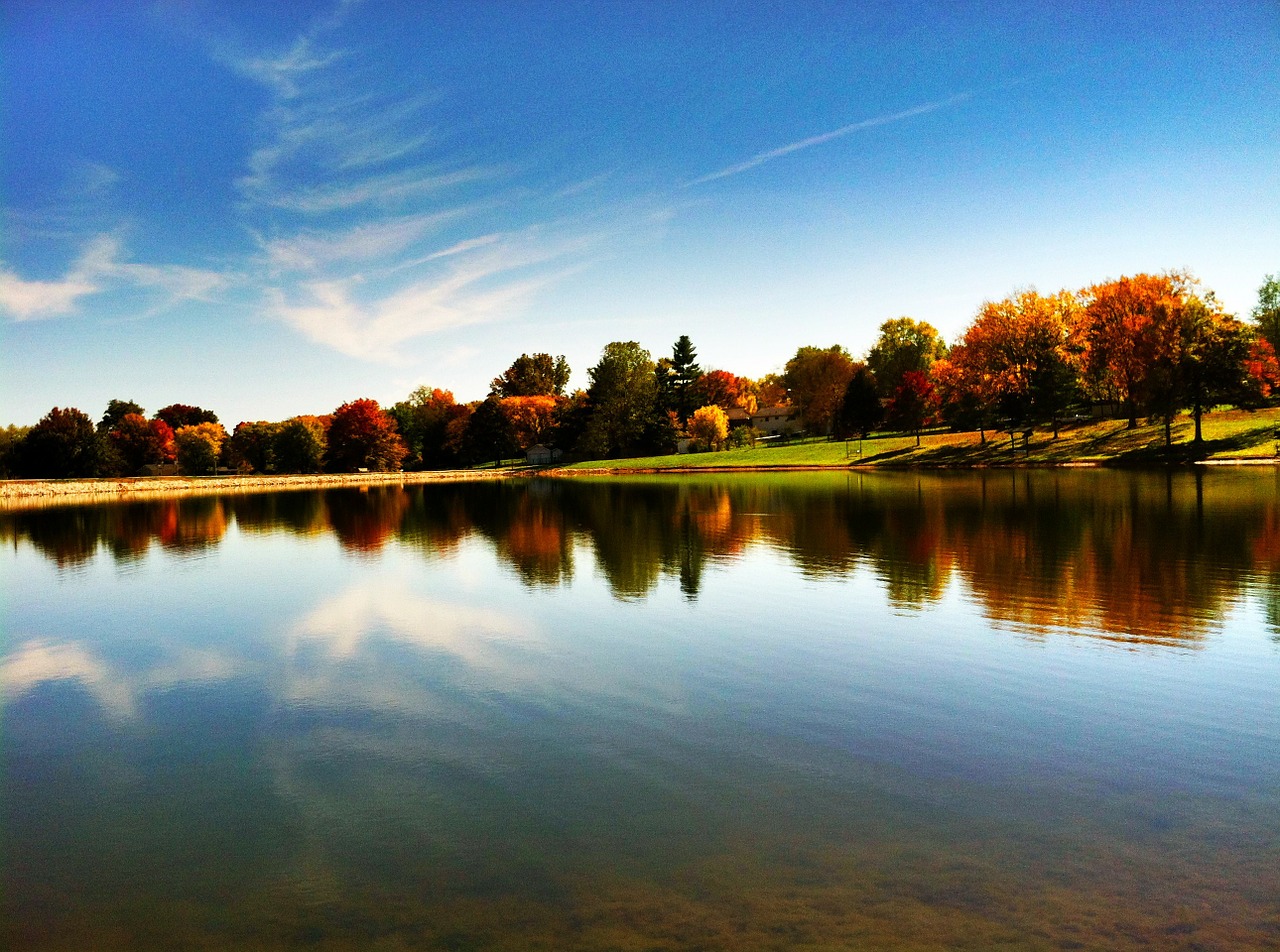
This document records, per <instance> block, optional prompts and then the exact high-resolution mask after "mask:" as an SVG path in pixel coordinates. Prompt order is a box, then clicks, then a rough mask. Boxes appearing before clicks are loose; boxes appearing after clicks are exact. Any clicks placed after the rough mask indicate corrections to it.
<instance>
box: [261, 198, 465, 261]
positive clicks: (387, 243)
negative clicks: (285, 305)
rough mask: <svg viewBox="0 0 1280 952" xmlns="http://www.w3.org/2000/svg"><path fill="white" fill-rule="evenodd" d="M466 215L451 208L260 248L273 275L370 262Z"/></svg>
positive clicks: (305, 234) (309, 233) (301, 235)
mask: <svg viewBox="0 0 1280 952" xmlns="http://www.w3.org/2000/svg"><path fill="white" fill-rule="evenodd" d="M467 212H468V209H467V208H454V209H448V210H445V211H437V212H424V213H419V214H414V215H400V216H397V217H394V218H389V219H386V220H384V221H372V222H368V223H367V224H360V225H355V226H350V227H347V228H331V229H324V230H315V229H303V230H301V231H299V232H298V233H296V234H294V235H289V236H285V237H277V238H272V239H269V240H267V239H262V238H260V239H259V244H260V245H261V246H262V249H263V250H264V251H265V252H266V254H267V263H268V266H269V267H270V268H271V269H272V270H273V271H316V270H319V269H322V268H326V267H328V266H330V265H333V264H336V263H339V262H362V261H372V260H376V259H380V258H384V257H386V256H389V255H395V254H398V253H400V252H402V251H404V250H405V249H406V248H409V247H411V246H412V245H414V244H415V243H416V242H418V241H420V240H422V238H423V237H424V236H426V235H428V234H430V233H432V232H433V231H435V230H437V229H439V228H440V227H442V226H444V225H446V224H449V223H450V222H455V221H457V220H459V219H460V218H462V217H464V216H465V215H466V214H467Z"/></svg>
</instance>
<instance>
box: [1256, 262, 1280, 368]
mask: <svg viewBox="0 0 1280 952" xmlns="http://www.w3.org/2000/svg"><path fill="white" fill-rule="evenodd" d="M1253 322H1254V325H1255V326H1256V327H1257V329H1258V336H1259V337H1261V338H1262V339H1263V340H1265V341H1266V342H1267V343H1268V344H1270V345H1271V350H1272V351H1273V352H1274V353H1280V273H1276V274H1269V275H1267V276H1266V279H1265V280H1264V281H1263V282H1262V287H1260V288H1258V303H1257V304H1255V305H1254V307H1253Z"/></svg>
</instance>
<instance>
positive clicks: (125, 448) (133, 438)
mask: <svg viewBox="0 0 1280 952" xmlns="http://www.w3.org/2000/svg"><path fill="white" fill-rule="evenodd" d="M107 439H108V440H109V441H110V443H111V445H112V447H113V448H114V449H115V451H116V453H118V454H119V456H120V461H121V464H122V466H123V469H124V471H125V472H126V473H127V474H128V475H131V476H133V475H137V474H138V473H139V472H141V471H142V468H143V467H144V466H148V465H151V464H159V463H172V462H173V460H174V455H175V452H176V449H175V445H174V442H173V439H174V433H173V430H172V429H170V427H169V424H168V423H165V422H164V420H148V419H147V418H146V417H144V416H143V415H142V414H141V413H127V414H125V415H124V416H123V417H122V418H121V419H120V420H119V421H118V422H117V423H116V425H115V426H114V427H112V428H111V431H110V432H109V433H108V434H107Z"/></svg>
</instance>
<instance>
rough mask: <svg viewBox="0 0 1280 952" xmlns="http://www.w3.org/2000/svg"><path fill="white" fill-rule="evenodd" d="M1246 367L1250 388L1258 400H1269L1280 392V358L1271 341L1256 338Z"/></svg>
mask: <svg viewBox="0 0 1280 952" xmlns="http://www.w3.org/2000/svg"><path fill="white" fill-rule="evenodd" d="M1244 367H1245V373H1246V375H1247V377H1248V380H1249V389H1250V390H1251V391H1252V393H1253V394H1255V395H1256V400H1257V401H1259V402H1260V401H1263V400H1268V399H1270V398H1272V397H1273V396H1275V394H1276V393H1277V392H1280V360H1278V359H1277V358H1276V352H1275V350H1274V349H1272V347H1271V344H1270V343H1269V342H1267V341H1266V340H1263V339H1262V338H1261V337H1256V338H1254V340H1253V342H1252V343H1251V344H1250V345H1249V355H1248V356H1247V357H1246V358H1245V362H1244Z"/></svg>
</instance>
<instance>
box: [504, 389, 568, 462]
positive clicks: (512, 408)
mask: <svg viewBox="0 0 1280 952" xmlns="http://www.w3.org/2000/svg"><path fill="white" fill-rule="evenodd" d="M561 399H562V398H556V397H553V396H551V395H549V394H548V395H542V396H530V397H504V398H503V399H502V400H501V401H500V403H501V407H502V412H503V413H504V414H506V417H507V421H508V423H509V424H510V427H511V436H512V439H513V440H514V441H515V444H516V447H517V448H518V449H522V450H527V449H528V448H529V447H531V446H536V445H537V444H539V443H549V442H551V439H552V435H553V434H554V433H555V428H556V408H557V406H558V405H559V404H560V401H561Z"/></svg>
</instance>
